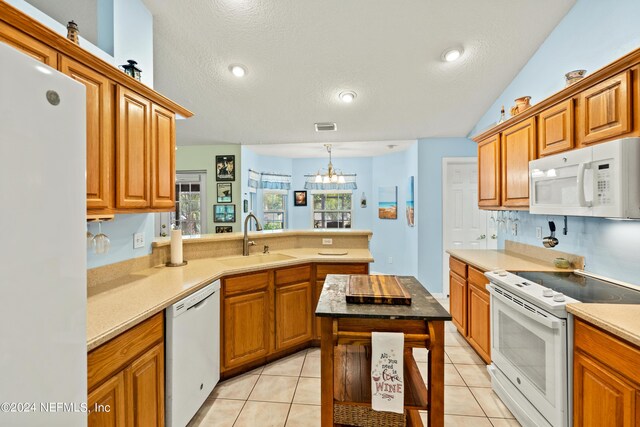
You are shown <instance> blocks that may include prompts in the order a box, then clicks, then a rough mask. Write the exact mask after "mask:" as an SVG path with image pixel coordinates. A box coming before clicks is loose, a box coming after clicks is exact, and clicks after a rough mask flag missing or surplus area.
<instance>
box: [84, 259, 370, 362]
mask: <svg viewBox="0 0 640 427" xmlns="http://www.w3.org/2000/svg"><path fill="white" fill-rule="evenodd" d="M319 251H322V248H294V249H286V250H280V251H272V252H271V253H272V254H283V255H288V256H290V257H291V259H287V260H284V261H276V262H269V263H265V262H260V261H259V256H256V255H252V256H250V257H247V259H251V258H252V257H256V258H254V259H255V260H256V262H255V263H254V264H248V265H244V266H240V267H230V266H228V265H225V264H224V260H225V259H228V258H239V256H233V257H224V258H203V259H196V260H193V261H189V264H187V265H186V266H184V267H175V268H171V267H165V266H158V267H155V268H149V269H146V270H142V271H139V272H136V273H135V274H130V275H128V276H125V277H122V278H119V279H116V280H112V281H110V282H106V283H102V284H100V285H97V286H92V287H89V288H88V289H87V350H88V351H89V350H92V349H94V348H96V347H98V346H99V345H100V344H102V343H105V342H106V341H108V340H110V339H111V338H113V337H115V336H117V335H119V334H121V333H122V332H124V331H126V330H127V329H129V328H131V327H133V326H135V325H137V324H138V323H140V322H142V321H143V320H145V319H148V318H149V317H151V316H153V315H154V314H156V313H159V312H160V311H162V310H164V309H165V308H166V307H168V306H170V305H171V304H173V303H175V302H176V301H179V300H180V299H182V298H184V297H186V296H188V295H190V294H191V293H193V292H195V291H197V290H199V289H201V288H203V287H204V286H206V285H207V284H209V283H211V282H212V281H214V280H216V279H219V278H221V277H223V276H227V275H230V274H238V273H248V272H251V271H258V270H264V269H269V268H280V267H287V266H292V265H298V264H304V263H309V262H330V263H350V262H367V263H368V262H373V257H372V256H371V252H370V251H369V250H368V249H348V250H347V251H348V253H347V254H346V255H319V254H318V252H319Z"/></svg>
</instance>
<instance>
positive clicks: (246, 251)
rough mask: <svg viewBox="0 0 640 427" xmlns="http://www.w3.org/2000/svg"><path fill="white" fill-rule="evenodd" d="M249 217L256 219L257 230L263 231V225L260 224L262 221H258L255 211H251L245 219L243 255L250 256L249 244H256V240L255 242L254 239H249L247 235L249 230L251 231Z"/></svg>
mask: <svg viewBox="0 0 640 427" xmlns="http://www.w3.org/2000/svg"><path fill="white" fill-rule="evenodd" d="M249 218H253V219H254V220H255V221H256V231H262V225H260V221H258V218H257V217H256V216H255V215H254V214H253V212H249V215H247V217H246V218H245V219H244V241H243V244H242V255H243V256H249V246H255V245H256V242H254V241H253V240H252V241H249V237H248V236H247V231H249V230H248V228H249V227H248V225H249Z"/></svg>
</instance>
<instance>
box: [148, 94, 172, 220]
mask: <svg viewBox="0 0 640 427" xmlns="http://www.w3.org/2000/svg"><path fill="white" fill-rule="evenodd" d="M175 127H176V118H175V114H174V113H172V112H171V111H169V110H167V109H165V108H162V107H160V106H158V105H156V104H153V105H152V106H151V207H153V208H160V209H162V208H168V209H173V208H174V207H175V194H176V193H175V191H176V190H175V188H176V186H175V176H176V150H175V148H176V137H175V135H176V131H175Z"/></svg>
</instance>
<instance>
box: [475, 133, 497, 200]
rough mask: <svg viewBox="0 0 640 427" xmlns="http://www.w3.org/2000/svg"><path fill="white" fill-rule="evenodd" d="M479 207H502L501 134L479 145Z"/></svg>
mask: <svg viewBox="0 0 640 427" xmlns="http://www.w3.org/2000/svg"><path fill="white" fill-rule="evenodd" d="M478 206H480V207H497V206H500V134H497V135H494V136H491V137H489V138H487V139H485V140H484V141H480V142H479V143H478Z"/></svg>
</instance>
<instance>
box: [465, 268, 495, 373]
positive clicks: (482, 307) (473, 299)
mask: <svg viewBox="0 0 640 427" xmlns="http://www.w3.org/2000/svg"><path fill="white" fill-rule="evenodd" d="M469 271H470V273H469V280H468V281H467V322H468V327H467V340H468V341H469V344H471V347H473V348H474V349H475V350H476V352H477V353H478V354H479V355H480V357H481V358H482V360H484V361H485V362H486V363H491V338H490V336H491V315H490V301H491V299H490V297H489V292H488V291H487V289H486V288H485V287H484V285H486V284H487V283H488V280H486V279H485V280H483V281H481V282H480V283H478V281H477V280H474V279H475V278H474V277H473V276H472V271H475V272H477V273H478V274H480V275H481V276H482V277H483V278H484V275H483V274H482V273H480V272H479V271H478V270H475V269H474V268H473V267H469Z"/></svg>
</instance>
